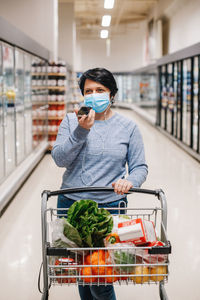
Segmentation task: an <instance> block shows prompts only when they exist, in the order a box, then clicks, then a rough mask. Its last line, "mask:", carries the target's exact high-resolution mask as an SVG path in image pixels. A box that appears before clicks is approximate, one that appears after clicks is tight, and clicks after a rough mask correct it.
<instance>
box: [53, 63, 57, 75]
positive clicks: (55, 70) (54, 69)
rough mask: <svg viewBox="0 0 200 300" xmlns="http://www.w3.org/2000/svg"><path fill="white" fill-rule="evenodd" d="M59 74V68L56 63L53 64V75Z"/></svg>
mask: <svg viewBox="0 0 200 300" xmlns="http://www.w3.org/2000/svg"><path fill="white" fill-rule="evenodd" d="M57 72H58V66H57V64H56V63H55V62H53V63H52V73H57Z"/></svg>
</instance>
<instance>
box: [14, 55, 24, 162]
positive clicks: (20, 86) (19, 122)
mask: <svg viewBox="0 0 200 300" xmlns="http://www.w3.org/2000/svg"><path fill="white" fill-rule="evenodd" d="M15 91H16V98H15V124H16V128H15V130H16V141H15V143H16V165H18V164H19V163H20V162H21V161H22V160H23V159H24V157H25V134H24V129H25V126H24V125H25V122H24V121H25V120H24V114H25V110H24V54H23V52H22V51H21V50H19V49H15Z"/></svg>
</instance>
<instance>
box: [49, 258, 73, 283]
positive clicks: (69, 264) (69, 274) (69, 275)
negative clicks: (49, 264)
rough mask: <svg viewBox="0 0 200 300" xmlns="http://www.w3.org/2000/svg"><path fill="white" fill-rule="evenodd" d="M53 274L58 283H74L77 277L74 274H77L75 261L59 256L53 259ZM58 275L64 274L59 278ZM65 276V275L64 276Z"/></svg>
mask: <svg viewBox="0 0 200 300" xmlns="http://www.w3.org/2000/svg"><path fill="white" fill-rule="evenodd" d="M58 265H59V266H60V268H57V267H55V268H54V270H55V276H56V281H57V282H58V283H76V281H77V279H76V278H75V277H74V276H78V268H77V263H75V261H74V260H73V259H72V258H66V257H60V258H58V259H56V260H55V266H58ZM58 276H64V277H63V278H59V277H58ZM65 276H66V277H65Z"/></svg>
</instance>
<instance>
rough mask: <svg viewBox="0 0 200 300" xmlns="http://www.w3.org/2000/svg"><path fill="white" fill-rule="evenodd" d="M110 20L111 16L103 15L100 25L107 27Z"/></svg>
mask: <svg viewBox="0 0 200 300" xmlns="http://www.w3.org/2000/svg"><path fill="white" fill-rule="evenodd" d="M110 21H111V16H109V15H105V16H103V17H102V23H101V25H102V26H104V27H108V26H110Z"/></svg>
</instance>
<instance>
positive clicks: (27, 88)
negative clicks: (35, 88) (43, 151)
mask: <svg viewBox="0 0 200 300" xmlns="http://www.w3.org/2000/svg"><path fill="white" fill-rule="evenodd" d="M24 72H25V77H24V109H25V114H24V122H25V153H26V155H27V154H29V153H30V152H31V151H32V103H31V55H29V54H27V53H26V54H25V55H24Z"/></svg>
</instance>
